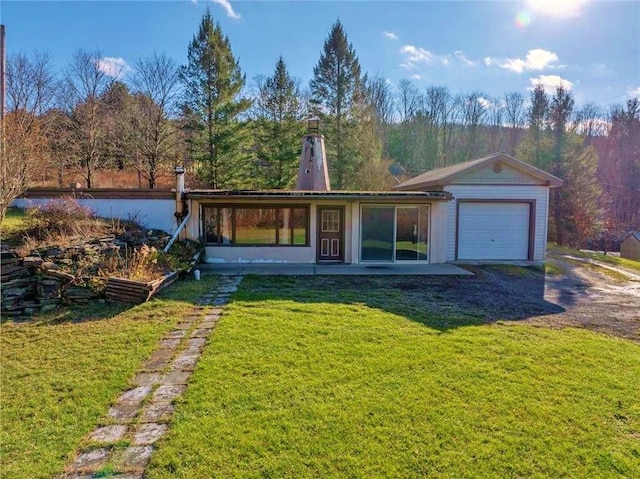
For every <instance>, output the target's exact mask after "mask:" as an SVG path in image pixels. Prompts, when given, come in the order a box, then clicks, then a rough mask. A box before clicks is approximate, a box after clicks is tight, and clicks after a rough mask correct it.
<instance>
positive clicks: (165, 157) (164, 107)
mask: <svg viewBox="0 0 640 479" xmlns="http://www.w3.org/2000/svg"><path fill="white" fill-rule="evenodd" d="M133 70H134V74H133V79H132V86H133V88H134V91H135V92H136V93H138V95H136V105H135V112H136V113H137V115H138V117H137V124H138V126H139V128H138V129H137V134H136V135H134V144H133V149H134V158H135V160H134V166H135V168H136V170H137V171H138V172H139V174H141V175H142V176H143V177H144V178H145V179H146V180H147V182H148V184H149V188H154V187H155V186H156V180H157V178H158V175H159V174H161V172H162V168H163V167H164V166H165V165H166V164H167V163H169V162H170V161H171V159H172V158H175V151H176V148H177V143H178V142H179V140H180V136H179V135H178V130H177V128H176V126H175V123H174V122H173V121H172V120H171V117H172V116H173V114H174V113H175V108H176V105H177V101H178V95H179V84H180V77H179V73H178V65H177V64H176V63H175V61H174V60H173V59H171V58H169V57H168V56H167V55H165V54H158V53H155V52H154V53H153V54H152V55H150V56H148V57H145V58H140V59H138V60H137V61H136V62H135V64H134V67H133Z"/></svg>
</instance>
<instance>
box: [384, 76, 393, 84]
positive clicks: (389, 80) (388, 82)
mask: <svg viewBox="0 0 640 479" xmlns="http://www.w3.org/2000/svg"><path fill="white" fill-rule="evenodd" d="M384 82H385V83H386V84H387V85H393V82H392V81H391V79H390V78H387V79H385V81H384Z"/></svg>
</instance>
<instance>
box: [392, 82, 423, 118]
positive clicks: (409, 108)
mask: <svg viewBox="0 0 640 479" xmlns="http://www.w3.org/2000/svg"><path fill="white" fill-rule="evenodd" d="M421 103H422V98H421V95H420V92H419V91H418V89H417V88H416V86H415V85H414V84H413V83H411V82H410V81H409V80H400V81H399V82H398V94H397V102H396V105H397V108H398V113H399V114H400V122H401V123H404V122H407V121H409V120H411V118H413V117H414V116H415V115H416V113H417V112H418V110H419V109H420V104H421Z"/></svg>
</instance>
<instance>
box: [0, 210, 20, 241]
mask: <svg viewBox="0 0 640 479" xmlns="http://www.w3.org/2000/svg"><path fill="white" fill-rule="evenodd" d="M24 216H25V215H24V210H21V209H19V208H8V209H7V214H6V215H5V217H4V220H2V225H0V237H2V238H4V237H5V236H7V235H9V234H11V233H13V232H14V231H16V230H19V229H20V228H21V227H22V226H23V220H24Z"/></svg>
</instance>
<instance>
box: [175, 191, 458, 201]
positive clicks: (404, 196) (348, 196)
mask: <svg viewBox="0 0 640 479" xmlns="http://www.w3.org/2000/svg"><path fill="white" fill-rule="evenodd" d="M185 195H186V197H187V198H191V199H253V200H258V199H273V200H285V199H286V200H293V199H306V200H388V201H393V200H398V201H400V200H405V201H406V200H416V201H449V200H451V199H452V198H453V196H452V195H451V193H449V192H447V191H295V190H291V191H287V190H188V191H186V192H185Z"/></svg>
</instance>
